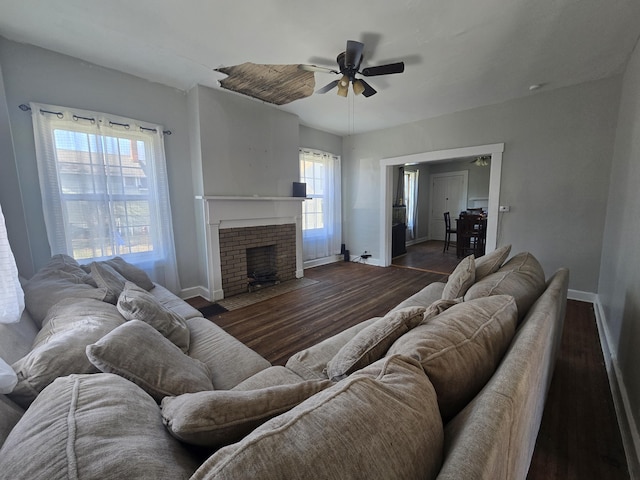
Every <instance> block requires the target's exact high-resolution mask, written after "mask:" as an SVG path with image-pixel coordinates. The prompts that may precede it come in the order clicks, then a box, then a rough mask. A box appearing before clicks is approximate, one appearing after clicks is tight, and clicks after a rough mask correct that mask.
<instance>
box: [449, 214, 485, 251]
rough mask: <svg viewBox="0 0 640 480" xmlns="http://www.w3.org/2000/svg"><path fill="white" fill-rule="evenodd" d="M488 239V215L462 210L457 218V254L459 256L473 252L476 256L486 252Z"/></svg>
mask: <svg viewBox="0 0 640 480" xmlns="http://www.w3.org/2000/svg"><path fill="white" fill-rule="evenodd" d="M486 240H487V216H486V215H484V214H482V213H480V214H477V213H468V212H461V213H460V215H459V216H458V218H456V255H457V256H458V258H463V257H466V256H467V255H471V254H473V255H474V256H475V257H476V258H478V257H481V256H482V255H484V254H485V248H486Z"/></svg>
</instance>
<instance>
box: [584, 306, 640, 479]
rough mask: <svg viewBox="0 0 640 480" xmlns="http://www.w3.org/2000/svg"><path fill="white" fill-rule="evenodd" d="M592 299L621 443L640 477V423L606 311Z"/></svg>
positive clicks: (631, 470)
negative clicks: (616, 350) (621, 369)
mask: <svg viewBox="0 0 640 480" xmlns="http://www.w3.org/2000/svg"><path fill="white" fill-rule="evenodd" d="M594 296H595V300H594V301H593V302H592V303H593V307H594V312H595V316H596V325H597V327H598V335H599V337H600V345H601V347H602V354H603V357H604V363H605V368H606V370H607V376H608V377H609V387H610V388H611V396H612V397H613V405H614V408H615V410H616V416H617V418H618V426H619V428H620V434H621V436H622V445H623V447H624V451H625V455H626V457H627V466H628V468H629V476H630V477H631V478H640V477H639V475H640V434H639V432H638V426H637V425H636V423H635V420H634V417H633V409H632V408H631V401H630V400H629V393H628V390H627V387H626V385H625V382H624V378H623V377H622V372H621V371H620V367H619V365H618V361H617V358H616V354H615V353H614V352H615V345H614V343H613V341H612V337H611V332H610V330H609V327H608V326H607V325H608V323H607V321H606V315H605V313H604V309H603V307H602V304H601V303H600V299H599V297H598V295H595V294H594Z"/></svg>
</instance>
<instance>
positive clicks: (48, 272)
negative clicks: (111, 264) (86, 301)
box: [23, 254, 107, 327]
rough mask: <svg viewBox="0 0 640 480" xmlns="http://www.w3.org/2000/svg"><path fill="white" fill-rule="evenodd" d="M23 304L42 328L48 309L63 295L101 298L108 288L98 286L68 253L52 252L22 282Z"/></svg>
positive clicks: (63, 296)
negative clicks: (33, 272) (37, 268)
mask: <svg viewBox="0 0 640 480" xmlns="http://www.w3.org/2000/svg"><path fill="white" fill-rule="evenodd" d="M23 289H24V303H25V307H26V308H27V310H28V311H29V313H30V314H31V317H32V318H33V320H34V321H35V322H36V324H37V325H38V326H39V327H41V326H42V323H43V322H44V320H45V318H46V316H47V313H48V311H49V309H50V308H51V307H52V306H53V305H55V304H56V303H58V302H59V301H60V300H63V299H65V298H94V299H97V300H104V299H105V298H106V297H107V290H106V289H104V288H97V286H96V282H95V280H94V279H93V278H92V277H91V275H88V274H87V273H86V272H85V271H84V270H82V268H81V267H80V265H78V262H76V261H75V260H74V259H73V258H71V257H69V256H68V255H61V254H60V255H54V256H53V257H51V260H49V262H48V263H47V265H45V266H44V267H43V268H42V269H40V270H39V271H38V272H37V273H36V274H35V275H34V276H33V277H31V279H30V280H28V281H27V282H26V283H25V284H24V285H23Z"/></svg>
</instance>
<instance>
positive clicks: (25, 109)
mask: <svg viewBox="0 0 640 480" xmlns="http://www.w3.org/2000/svg"><path fill="white" fill-rule="evenodd" d="M18 108H19V109H20V110H22V111H23V112H28V111H30V110H31V107H30V106H29V105H27V104H26V103H22V104H20V105H18ZM40 113H49V114H51V115H55V116H57V117H58V118H63V117H64V114H63V113H62V112H52V111H50V110H42V109H40ZM73 119H74V120H78V119H82V120H88V121H90V122H91V123H96V119H95V118H89V117H81V116H79V115H74V116H73ZM113 125H118V126H120V127H124V128H126V129H127V130H129V127H130V125H129V124H128V123H117V122H111V121H109V126H113ZM140 130H145V131H147V132H157V130H156V129H155V128H147V127H140ZM162 133H163V134H165V135H171V130H163V131H162Z"/></svg>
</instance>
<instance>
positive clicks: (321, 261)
mask: <svg viewBox="0 0 640 480" xmlns="http://www.w3.org/2000/svg"><path fill="white" fill-rule="evenodd" d="M340 261H344V256H342V255H330V256H328V257H323V258H316V259H314V260H306V261H305V262H304V265H303V267H304V268H313V267H319V266H320V265H328V264H330V263H335V262H340Z"/></svg>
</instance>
